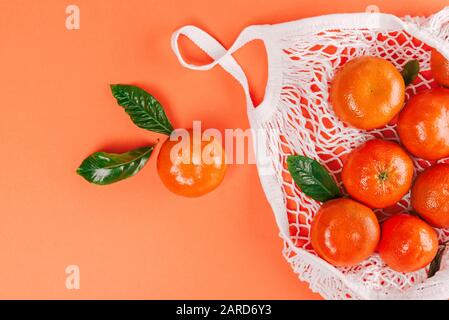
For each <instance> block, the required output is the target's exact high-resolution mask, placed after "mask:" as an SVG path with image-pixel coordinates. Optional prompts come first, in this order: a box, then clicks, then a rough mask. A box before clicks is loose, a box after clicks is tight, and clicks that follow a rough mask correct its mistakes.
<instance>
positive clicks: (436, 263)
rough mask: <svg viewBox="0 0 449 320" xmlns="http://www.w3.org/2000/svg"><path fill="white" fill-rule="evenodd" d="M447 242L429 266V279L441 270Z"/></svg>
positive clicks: (439, 249)
mask: <svg viewBox="0 0 449 320" xmlns="http://www.w3.org/2000/svg"><path fill="white" fill-rule="evenodd" d="M446 245H447V242H445V243H443V244H442V245H441V246H440V247H439V248H438V251H437V254H436V255H435V258H434V259H433V260H432V262H431V263H430V265H429V271H427V277H428V278H430V277H433V276H434V275H435V273H437V272H438V271H439V270H440V268H441V259H442V258H443V253H444V250H445V249H446Z"/></svg>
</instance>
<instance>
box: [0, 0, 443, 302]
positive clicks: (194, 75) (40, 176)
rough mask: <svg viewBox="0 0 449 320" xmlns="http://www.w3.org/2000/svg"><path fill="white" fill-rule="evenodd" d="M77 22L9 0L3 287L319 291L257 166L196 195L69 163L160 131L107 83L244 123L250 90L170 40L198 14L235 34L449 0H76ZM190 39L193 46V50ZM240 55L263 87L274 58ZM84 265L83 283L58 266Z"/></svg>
mask: <svg viewBox="0 0 449 320" xmlns="http://www.w3.org/2000/svg"><path fill="white" fill-rule="evenodd" d="M72 3H74V4H76V5H78V6H79V8H80V10H81V29H80V30H77V31H68V30H66V28H65V18H66V14H65V8H66V6H67V5H68V4H70V3H68V2H67V1H62V0H46V1H32V0H28V1H24V0H22V1H7V0H0V96H1V111H2V113H1V117H0V141H1V151H0V152H1V154H0V168H1V169H0V298H42V299H47V298H61V299H67V298H68V299H72V298H76V299H78V298H89V299H90V298H114V299H115V298H125V299H128V298H138V299H155V298H157V299H176V298H181V299H197V298H202V299H214V298H222V299H227V298H234V299H258V298H263V299H317V298H320V297H319V296H318V295H316V294H313V293H311V291H310V290H309V289H308V286H307V284H305V283H301V282H299V281H298V280H297V277H296V276H295V275H294V274H293V272H292V271H291V269H290V267H289V266H288V264H287V263H286V262H285V260H284V259H283V257H282V255H281V249H282V242H281V240H280V238H279V237H278V229H277V227H276V224H275V221H274V217H273V215H272V212H271V209H270V206H269V204H268V202H267V200H266V199H265V196H264V194H263V191H262V188H261V186H260V183H259V179H258V176H257V173H256V168H255V166H254V165H234V166H232V167H230V170H229V171H228V173H227V176H226V178H225V181H224V183H223V184H222V185H221V186H220V187H219V188H218V189H217V190H216V191H214V192H213V193H211V194H209V195H206V196H204V197H202V198H198V199H185V198H181V197H177V196H175V195H173V194H171V193H169V191H167V190H166V189H165V187H164V186H163V185H162V183H161V182H160V180H159V177H158V176H157V173H156V166H155V157H154V156H153V157H152V159H151V160H150V162H149V163H148V165H147V166H146V167H145V168H144V169H143V170H142V172H141V173H140V174H138V175H137V176H136V177H133V178H131V179H129V180H126V181H123V182H120V183H118V184H115V185H110V186H107V187H97V186H93V185H89V184H88V183H86V182H85V181H84V180H82V179H81V178H80V177H79V176H77V175H76V174H75V170H76V168H77V166H78V165H79V164H80V162H81V160H82V159H83V158H85V157H86V156H88V155H89V154H90V153H92V152H94V151H98V150H105V151H125V150H127V149H130V148H134V147H138V146H142V145H145V144H148V143H152V142H154V141H155V140H156V139H157V138H158V137H160V136H158V135H156V134H152V133H149V132H146V131H144V130H142V129H139V128H137V127H135V126H134V125H133V124H132V123H131V121H130V120H129V118H128V116H127V115H126V114H125V113H124V112H123V110H122V109H121V108H120V107H118V106H117V105H116V103H115V101H114V99H113V98H112V96H111V94H110V91H109V87H108V84H110V83H133V84H138V85H140V86H142V87H144V88H145V89H148V90H149V91H150V92H151V93H153V94H154V95H155V96H156V97H157V98H158V99H159V100H160V101H161V103H162V104H163V105H164V106H165V109H166V111H167V113H168V116H169V117H170V118H171V120H172V123H173V124H174V125H175V126H177V127H190V126H191V125H192V121H193V120H201V121H202V123H203V127H211V128H218V129H220V130H224V129H225V128H242V129H245V128H248V122H247V117H246V110H245V105H244V95H243V92H242V90H241V88H240V86H239V85H238V84H237V83H236V82H235V80H234V79H233V78H231V77H230V76H229V75H228V74H227V73H226V72H224V71H223V70H222V69H220V68H215V69H214V70H212V71H210V72H194V71H189V70H187V69H184V68H182V67H181V66H180V65H179V63H178V61H177V60H176V58H175V56H174V55H173V53H172V51H171V49H170V41H169V40H170V36H171V34H172V32H173V31H174V30H175V29H177V28H178V27H180V26H182V25H185V24H195V25H198V26H200V27H202V28H204V29H206V30H207V31H208V32H210V33H212V34H213V35H214V36H216V37H217V38H218V39H219V40H220V41H221V42H222V43H223V44H224V45H225V46H230V45H231V44H232V42H233V40H234V39H235V37H236V36H237V35H238V33H239V32H240V31H241V30H242V29H243V28H244V27H245V26H247V25H250V24H260V23H277V22H284V21H289V20H295V19H299V18H303V17H309V16H314V15H321V14H328V13H341V12H356V11H365V8H366V7H367V6H368V5H377V6H378V7H379V8H380V10H381V11H382V12H390V13H394V14H398V15H405V14H411V15H423V14H426V15H427V14H430V13H432V12H435V11H437V10H439V9H441V8H442V7H443V6H444V5H447V4H448V2H447V0H446V1H445V0H419V1H418V0H415V1H408V2H404V1H402V0H401V1H400V0H387V1H356V0H353V1H323V0H307V1H305V0H266V1H260V0H243V1H242V0H240V1H237V0H230V1H210V0H208V1H206V0H201V1H198V0H197V1H180V0H178V1H174V0H173V1H149V0H127V1H122V0H107V1H106V0H103V1H100V0H74V1H73V2H72ZM187 51H188V52H190V53H196V51H193V50H192V51H190V50H189V47H187ZM237 58H238V60H239V61H240V63H241V64H242V65H243V66H244V67H245V69H246V70H248V72H249V74H250V79H251V83H252V86H253V92H254V97H255V99H256V100H258V99H261V97H262V95H263V92H264V88H263V86H264V79H265V77H266V71H265V70H266V66H265V64H266V58H265V56H264V53H263V49H262V47H261V46H260V45H254V44H250V45H248V46H247V47H245V48H244V49H242V50H241V51H240V52H239V53H238V54H237ZM73 264H74V265H78V266H79V267H80V271H81V287H80V290H67V289H66V287H65V278H66V274H65V268H66V266H67V265H73Z"/></svg>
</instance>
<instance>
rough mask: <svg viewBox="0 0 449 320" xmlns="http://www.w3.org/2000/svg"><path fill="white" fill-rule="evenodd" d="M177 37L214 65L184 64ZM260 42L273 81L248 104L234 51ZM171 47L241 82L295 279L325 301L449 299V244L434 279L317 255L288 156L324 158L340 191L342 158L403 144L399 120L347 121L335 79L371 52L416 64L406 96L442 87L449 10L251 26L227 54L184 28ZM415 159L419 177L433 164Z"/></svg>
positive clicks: (376, 263)
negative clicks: (360, 149)
mask: <svg viewBox="0 0 449 320" xmlns="http://www.w3.org/2000/svg"><path fill="white" fill-rule="evenodd" d="M180 35H184V36H186V37H187V38H189V39H190V40H191V41H193V42H194V43H195V44H196V45H198V46H199V47H200V48H201V49H202V50H203V51H204V52H205V53H207V54H208V55H209V56H210V57H211V58H212V59H213V62H212V63H210V64H207V65H192V64H189V63H187V62H186V61H185V60H184V59H183V57H182V55H181V53H180V50H179V47H178V39H179V37H180ZM254 39H260V40H262V41H263V42H264V44H265V47H266V50H267V56H268V81H267V87H266V91H265V97H264V99H263V101H262V102H261V104H260V105H258V106H254V104H253V102H252V100H251V97H250V93H249V87H248V82H247V79H246V76H245V73H244V72H243V70H242V69H241V68H240V66H239V65H238V63H237V62H236V60H235V59H234V58H233V57H232V53H233V52H235V51H236V50H237V49H239V48H240V47H241V46H243V45H244V44H246V43H247V42H249V41H252V40H254ZM172 48H173V50H174V52H175V54H176V56H177V57H178V59H179V61H180V63H181V64H182V65H183V66H184V67H187V68H189V69H194V70H209V69H211V68H213V67H214V66H215V65H220V66H221V67H223V68H224V69H225V70H226V71H227V72H229V73H230V74H231V75H232V76H233V77H235V78H236V80H237V81H238V82H239V83H240V84H241V85H242V87H243V89H244V92H245V95H246V103H247V113H248V118H249V121H250V125H251V128H252V129H253V131H252V132H253V144H254V149H255V150H256V158H257V167H258V172H259V176H260V180H261V183H262V186H263V189H264V191H265V194H266V197H267V199H268V201H269V202H270V204H271V207H272V209H273V212H274V215H275V218H276V222H277V224H278V226H279V229H280V236H281V238H282V239H283V241H284V249H283V255H284V257H285V258H286V260H287V261H288V262H289V263H290V265H291V267H292V269H293V271H294V272H295V273H296V274H298V277H299V279H301V280H303V281H307V282H308V283H309V285H310V288H311V289H312V290H313V291H315V292H318V293H320V294H321V295H322V296H323V297H325V298H327V299H448V298H449V250H445V252H444V253H443V255H442V262H441V268H440V271H438V272H437V273H436V274H435V275H434V276H433V277H430V278H428V277H427V269H426V268H424V269H422V270H419V271H417V272H413V273H400V272H396V271H394V270H392V269H390V268H389V267H388V266H386V265H385V264H384V263H383V261H382V260H381V259H380V257H379V256H378V255H377V254H374V255H372V256H371V257H370V258H369V259H367V260H366V261H363V262H362V263H360V264H359V265H357V266H354V267H345V268H337V267H334V266H332V265H330V264H329V263H327V262H326V261H324V260H322V259H321V258H319V257H318V256H317V255H316V253H315V252H314V250H313V248H312V246H311V244H310V225H311V222H312V219H313V217H314V215H315V214H316V212H317V211H318V209H319V208H320V205H321V204H320V203H318V202H316V201H314V200H312V199H310V198H309V197H307V196H306V195H304V194H302V193H301V191H300V189H299V188H298V187H297V186H296V185H295V183H294V182H293V181H292V178H291V176H290V174H289V172H288V170H287V165H286V160H287V157H288V156H289V155H292V154H299V155H304V156H307V157H310V158H313V159H315V160H318V161H319V162H320V163H321V164H323V165H324V166H325V167H326V168H327V169H328V171H329V172H330V173H331V174H332V175H333V177H334V179H335V180H336V181H337V182H339V184H340V189H341V190H343V188H342V186H341V182H340V181H341V179H340V172H341V169H342V165H343V162H342V159H343V158H344V157H345V155H346V154H348V153H349V152H351V150H353V149H354V148H356V147H357V146H358V145H360V144H361V143H363V142H364V141H366V140H370V139H373V138H382V139H386V140H392V141H399V138H398V134H397V132H396V129H395V127H396V125H395V124H394V123H391V124H389V125H387V126H386V127H384V128H381V129H375V130H370V131H364V130H358V129H355V128H352V127H350V126H348V125H346V124H344V123H343V122H341V121H340V120H339V119H338V118H337V117H336V115H335V114H334V111H333V109H332V106H331V105H330V103H329V99H328V98H329V83H330V81H331V80H332V78H333V76H334V74H335V72H336V70H337V69H338V68H339V67H341V66H342V65H344V63H345V62H346V61H348V60H350V59H353V58H355V57H359V56H363V55H370V56H378V57H382V58H385V59H387V60H388V61H390V62H392V63H393V64H394V65H395V66H396V67H397V68H398V69H399V70H401V69H402V67H403V66H404V64H405V63H407V62H408V61H410V60H412V59H417V60H418V61H419V63H420V66H421V72H420V74H419V75H418V78H417V79H416V80H415V81H414V82H413V84H412V85H409V86H408V87H407V92H406V95H407V96H406V99H408V98H409V97H410V96H411V95H413V94H415V93H417V92H420V91H422V90H425V89H428V88H431V87H433V86H436V84H435V83H434V80H433V78H432V76H431V72H430V51H431V49H432V48H435V49H437V50H438V51H439V52H440V53H442V54H443V55H444V56H445V57H446V58H449V7H447V8H445V9H443V10H442V11H440V12H438V13H436V14H434V15H432V16H430V17H428V18H424V17H410V16H407V17H403V18H398V17H396V16H394V15H390V14H382V13H355V14H335V15H326V16H320V17H314V18H307V19H302V20H297V21H293V22H288V23H282V24H276V25H257V26H250V27H247V28H246V29H244V30H243V32H242V33H241V34H240V35H239V36H238V38H237V40H236V41H235V43H234V44H233V45H232V46H231V48H229V49H228V50H226V49H225V48H224V47H223V46H222V45H221V44H220V43H219V42H218V41H217V40H215V39H214V38H213V37H211V36H210V35H209V34H207V33H206V32H204V31H202V30H201V29H199V28H197V27H194V26H185V27H182V28H181V29H179V30H177V31H176V32H175V33H174V34H173V36H172ZM413 161H414V164H415V171H416V172H415V174H416V173H417V172H420V171H422V170H423V169H425V168H427V167H429V166H430V165H432V163H430V162H428V161H425V160H422V159H418V158H414V159H413ZM439 162H449V159H443V160H441V161H439ZM409 209H410V201H409V195H406V196H405V197H404V198H403V199H402V200H401V201H400V202H399V203H398V204H397V205H395V206H394V207H390V208H387V209H384V210H377V211H376V213H377V214H378V216H379V218H380V220H382V219H385V217H387V216H390V215H392V214H395V213H398V212H402V211H404V210H409ZM438 233H439V240H440V243H443V242H445V241H447V240H448V239H449V230H438Z"/></svg>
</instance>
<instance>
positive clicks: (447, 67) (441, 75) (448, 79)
mask: <svg viewBox="0 0 449 320" xmlns="http://www.w3.org/2000/svg"><path fill="white" fill-rule="evenodd" d="M430 68H431V69H432V76H433V77H434V78H435V80H436V82H438V83H439V84H441V85H442V86H445V87H449V61H448V60H447V59H446V58H444V56H443V55H442V54H441V53H439V52H438V51H437V50H435V49H432V54H431V58H430Z"/></svg>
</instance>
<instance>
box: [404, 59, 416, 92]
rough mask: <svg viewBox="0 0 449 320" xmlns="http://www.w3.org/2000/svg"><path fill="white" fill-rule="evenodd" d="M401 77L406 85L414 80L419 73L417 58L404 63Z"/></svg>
mask: <svg viewBox="0 0 449 320" xmlns="http://www.w3.org/2000/svg"><path fill="white" fill-rule="evenodd" d="M401 74H402V77H403V78H404V82H405V85H406V86H408V85H409V84H410V83H412V82H413V80H415V78H416V77H417V76H418V74H419V62H418V60H410V61H409V62H407V63H406V64H405V65H404V69H402V72H401Z"/></svg>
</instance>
